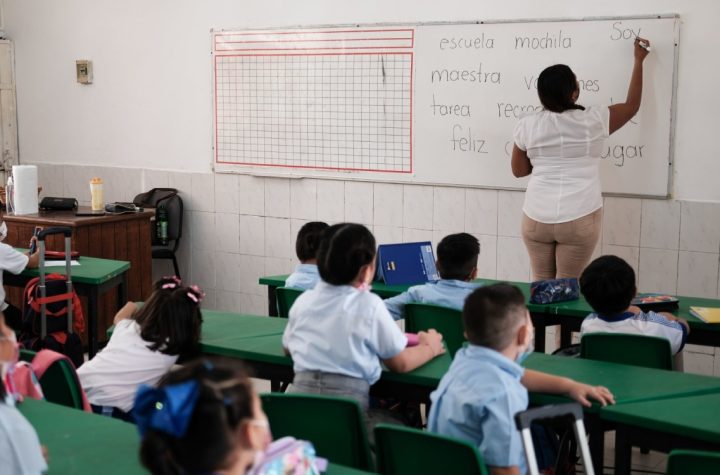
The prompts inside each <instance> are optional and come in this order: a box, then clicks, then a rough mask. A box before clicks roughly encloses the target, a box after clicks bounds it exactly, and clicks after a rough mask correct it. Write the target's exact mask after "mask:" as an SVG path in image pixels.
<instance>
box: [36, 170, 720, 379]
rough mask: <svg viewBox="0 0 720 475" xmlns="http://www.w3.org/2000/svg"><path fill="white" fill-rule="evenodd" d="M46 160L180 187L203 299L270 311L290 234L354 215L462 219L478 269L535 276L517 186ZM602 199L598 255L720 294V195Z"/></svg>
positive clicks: (373, 220)
mask: <svg viewBox="0 0 720 475" xmlns="http://www.w3.org/2000/svg"><path fill="white" fill-rule="evenodd" d="M40 165H41V167H40V169H39V176H40V180H41V185H43V187H44V188H45V192H44V195H46V196H52V195H51V194H50V193H49V192H50V191H52V192H53V194H56V195H66V196H77V197H78V198H80V199H81V201H83V199H82V198H86V199H89V192H87V193H86V191H87V190H86V189H87V184H88V182H89V180H90V178H91V177H92V176H101V177H115V176H116V175H117V176H120V177H121V178H118V183H120V186H119V187H118V188H124V187H127V190H125V192H126V194H127V195H130V196H128V197H127V198H126V199H132V197H133V196H134V194H136V193H135V192H136V191H137V192H138V193H139V192H141V191H146V190H148V189H150V188H152V187H164V186H170V187H174V188H178V189H179V190H180V194H181V196H182V197H183V200H184V202H185V204H186V213H185V219H186V221H185V222H186V225H185V228H184V236H183V240H182V241H181V248H180V252H179V253H178V257H179V261H180V267H181V271H182V273H183V277H184V278H185V279H189V280H191V281H193V282H196V283H198V284H199V285H201V286H202V287H204V289H205V290H206V293H207V296H206V299H205V301H204V302H203V306H204V307H205V308H220V309H223V310H232V311H241V312H247V313H258V314H265V313H266V312H267V301H266V288H265V287H263V286H260V285H259V284H258V278H259V277H261V276H263V275H270V274H274V275H276V274H285V273H289V272H291V271H292V269H293V268H294V266H295V265H296V263H297V262H296V258H295V252H294V242H295V235H296V234H297V230H298V229H299V228H300V226H302V224H304V223H305V222H307V221H309V220H322V221H326V222H328V223H330V224H333V223H336V222H340V221H346V220H353V221H359V222H362V223H364V224H366V225H368V226H369V227H370V229H371V230H373V232H374V233H375V235H376V239H377V240H378V242H381V243H382V242H399V241H426V240H431V241H433V242H434V243H437V241H438V240H439V239H440V238H441V237H443V236H445V235H446V234H449V233H451V232H458V231H463V230H464V231H466V232H470V233H472V234H474V235H475V236H477V237H478V239H479V240H480V245H481V251H480V258H479V263H478V269H479V276H481V277H487V278H497V279H507V280H520V281H527V280H529V279H530V265H529V258H528V256H527V251H526V249H525V246H524V244H523V242H522V239H521V238H520V218H521V208H522V202H523V198H524V197H523V194H522V193H520V192H511V191H497V190H480V189H463V188H453V187H433V186H425V185H407V184H406V185H403V184H386V183H365V182H344V181H341V180H323V179H292V180H290V179H285V178H259V177H253V176H249V175H212V174H209V173H199V174H196V173H185V172H175V171H162V170H144V171H138V170H122V169H117V168H102V167H81V166H68V167H63V166H58V165H50V166H48V165H45V164H40ZM58 177H59V179H58ZM52 178H55V180H54V181H53V180H52ZM134 181H137V184H132V183H130V182H134ZM45 182H47V183H50V182H52V184H50V185H48V186H47V187H45ZM233 190H234V191H233ZM118 193H121V192H119V191H118ZM85 195H87V196H85ZM119 196H120V195H119ZM108 199H111V198H110V197H108ZM604 202H605V208H604V219H603V236H602V240H601V242H600V243H599V244H598V250H597V251H596V253H595V255H599V254H600V253H601V252H602V253H603V254H615V255H618V256H620V257H622V258H624V259H625V260H627V261H628V262H629V263H630V265H631V266H633V268H634V269H635V270H636V272H637V275H638V288H639V290H641V291H658V292H669V293H679V294H685V295H698V296H705V297H715V298H717V297H718V296H720V271H719V267H720V264H719V262H720V203H698V202H678V201H661V200H642V199H634V198H615V197H611V198H606V199H605V201H604ZM153 269H154V276H156V277H158V276H160V275H166V274H169V273H171V267H170V263H169V262H163V261H156V262H154V265H153ZM715 353H718V352H716V351H715V349H714V348H706V347H692V346H690V347H689V348H688V349H687V356H686V363H685V366H686V371H692V372H701V373H703V374H716V375H718V376H720V354H718V355H716V354H715Z"/></svg>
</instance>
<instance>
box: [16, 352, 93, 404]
mask: <svg viewBox="0 0 720 475" xmlns="http://www.w3.org/2000/svg"><path fill="white" fill-rule="evenodd" d="M35 354H36V352H34V351H31V350H20V360H22V361H27V362H29V363H30V362H32V360H33V358H34V357H35ZM39 380H40V381H39V382H40V387H41V388H42V391H43V395H44V396H45V400H46V401H49V402H54V403H55V404H60V405H62V406H67V407H72V408H75V409H80V410H81V411H82V410H83V397H82V386H80V380H79V379H78V376H77V373H76V372H75V368H74V367H73V365H72V363H70V362H69V361H68V360H58V361H56V362H55V363H53V364H52V365H50V367H48V369H47V370H46V371H45V373H44V374H43V375H42V377H40V378H39Z"/></svg>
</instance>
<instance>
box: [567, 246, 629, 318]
mask: <svg viewBox="0 0 720 475" xmlns="http://www.w3.org/2000/svg"><path fill="white" fill-rule="evenodd" d="M636 291H637V289H636V288H635V271H634V270H633V268H632V267H630V265H629V264H628V263H627V262H625V261H624V260H622V259H620V258H619V257H617V256H600V257H598V258H597V259H595V260H594V261H592V262H591V263H590V264H589V265H588V266H587V267H586V268H585V270H584V271H583V272H582V275H581V276H580V292H582V294H583V295H584V296H585V299H586V300H587V301H588V303H589V304H590V306H591V307H592V308H593V310H595V311H596V312H597V313H599V314H601V315H615V314H618V313H620V312H622V311H623V310H625V309H627V308H628V307H629V306H630V302H631V301H632V299H633V297H634V296H635V293H636Z"/></svg>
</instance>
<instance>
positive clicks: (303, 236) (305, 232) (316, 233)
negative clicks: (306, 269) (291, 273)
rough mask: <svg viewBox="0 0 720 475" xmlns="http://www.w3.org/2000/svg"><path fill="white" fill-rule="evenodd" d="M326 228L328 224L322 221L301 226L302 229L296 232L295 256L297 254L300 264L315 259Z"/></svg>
mask: <svg viewBox="0 0 720 475" xmlns="http://www.w3.org/2000/svg"><path fill="white" fill-rule="evenodd" d="M328 227H329V226H328V224H327V223H323V222H322V221H311V222H309V223H305V224H303V227H302V228H300V231H298V234H297V240H296V241H295V254H297V257H298V259H300V262H305V261H308V260H310V259H315V258H316V257H317V252H318V248H319V247H320V240H321V238H322V233H323V231H325V230H326V229H327V228H328Z"/></svg>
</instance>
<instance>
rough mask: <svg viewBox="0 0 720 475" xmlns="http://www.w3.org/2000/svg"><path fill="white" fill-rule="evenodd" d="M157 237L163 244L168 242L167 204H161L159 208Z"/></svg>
mask: <svg viewBox="0 0 720 475" xmlns="http://www.w3.org/2000/svg"><path fill="white" fill-rule="evenodd" d="M157 238H158V241H160V244H162V245H163V246H165V245H167V243H168V214H167V209H165V205H163V204H161V205H160V206H158V210H157Z"/></svg>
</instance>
